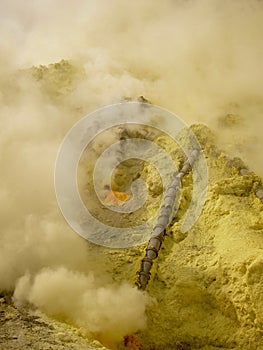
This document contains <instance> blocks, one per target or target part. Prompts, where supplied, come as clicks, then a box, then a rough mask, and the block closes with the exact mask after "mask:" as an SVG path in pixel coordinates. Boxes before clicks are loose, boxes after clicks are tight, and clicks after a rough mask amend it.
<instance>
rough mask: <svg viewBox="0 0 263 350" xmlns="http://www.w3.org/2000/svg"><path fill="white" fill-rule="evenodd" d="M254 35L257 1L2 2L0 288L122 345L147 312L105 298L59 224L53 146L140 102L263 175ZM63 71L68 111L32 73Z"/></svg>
mask: <svg viewBox="0 0 263 350" xmlns="http://www.w3.org/2000/svg"><path fill="white" fill-rule="evenodd" d="M262 34H263V3H262V1H259V0H233V1H227V0H200V1H194V0H185V1H183V0H165V1H161V2H157V1H150V0H142V1H140V2H137V1H136V2H132V1H127V0H125V1H123V0H112V1H110V2H109V1H106V0H99V1H91V0H88V1H87V0H85V1H84V0H77V1H66V2H65V1H63V0H52V1H51V0H28V1H26V2H21V1H18V0H12V1H7V0H2V1H1V4H0V70H1V71H0V87H1V89H0V120H1V129H0V134H1V138H0V152H1V153H0V162H1V173H0V179H1V181H0V199H1V201H0V207H1V214H0V215H1V235H0V288H1V289H2V290H10V291H15V299H16V301H17V302H18V303H19V302H22V301H28V302H30V303H32V304H34V305H35V306H37V307H39V308H41V309H42V310H44V311H46V312H47V313H48V314H51V315H55V316H56V315H58V314H59V315H63V318H64V319H65V320H67V321H69V322H72V323H74V324H76V325H78V326H84V327H87V329H88V330H90V331H91V332H99V333H102V334H103V333H104V334H110V333H112V334H114V337H115V338H118V337H121V336H123V335H125V334H127V333H129V332H133V331H135V330H136V328H140V327H143V326H144V325H145V316H144V311H145V307H146V304H147V298H145V297H144V296H143V295H142V294H141V293H139V292H137V291H135V290H134V289H133V288H132V287H129V286H128V284H127V283H126V282H125V281H123V283H124V284H121V285H117V286H116V285H112V284H111V281H109V280H110V277H108V276H106V273H104V272H103V266H99V267H98V265H97V264H96V255H95V254H94V253H93V252H92V250H90V249H88V247H87V242H85V241H84V240H82V239H81V238H80V237H78V236H77V235H76V234H75V233H73V232H72V231H71V229H70V228H69V227H68V226H67V224H66V222H65V221H64V219H63V217H62V216H61V214H60V212H59V209H58V207H57V204H56V200H55V194H54V187H53V172H54V164H55V159H56V154H57V151H58V147H59V144H60V143H61V141H62V139H63V137H64V135H65V134H66V132H67V131H68V130H69V128H70V127H71V126H72V125H73V124H74V123H75V122H76V121H77V120H79V119H80V118H81V117H82V116H84V115H86V114H87V113H89V112H91V111H93V110H94V109H96V108H99V107H102V106H105V105H107V104H110V103H116V102H120V101H122V100H123V99H124V98H131V99H135V98H137V97H138V96H140V95H144V96H146V97H147V98H148V99H149V100H150V101H152V102H153V103H154V104H156V105H160V106H162V107H164V108H166V109H169V110H171V111H172V112H174V113H176V114H177V115H178V116H179V117H181V118H182V119H183V120H185V121H186V122H188V123H193V122H205V123H206V124H208V126H210V127H211V128H213V129H214V130H215V131H216V132H217V134H218V140H219V143H221V145H222V147H223V148H227V149H228V150H229V152H230V153H231V154H232V155H237V156H241V157H242V158H243V159H244V160H245V162H246V163H247V164H248V165H249V166H250V168H251V169H252V170H254V171H256V172H258V173H260V174H261V175H263V172H262V168H261V162H262V152H261V150H262V146H263V141H262V135H261V134H262V126H263V122H262V119H263V118H262V107H263V96H262V91H263V41H262ZM61 59H68V60H70V61H71V62H72V63H73V64H74V66H75V67H79V72H78V74H77V75H76V76H75V80H74V81H73V85H72V86H73V88H72V89H71V90H70V91H66V92H65V91H62V94H63V93H66V96H67V98H66V99H63V98H61V99H60V98H57V96H56V90H55V89H53V90H52V89H48V88H47V89H43V88H40V86H39V84H38V82H37V79H36V77H34V75H32V74H29V73H27V72H28V69H29V68H30V67H32V66H38V65H40V64H43V65H46V64H50V63H54V62H57V61H60V60H61ZM48 79H49V78H47V86H50V84H51V83H52V84H58V86H59V80H56V81H55V82H54V81H53V82H51V83H50V81H49V80H48ZM49 83H50V84H49ZM71 83H72V81H71ZM48 84H49V85H48ZM92 276H93V277H92ZM105 280H106V281H107V282H106V283H104V281H105ZM72 281H74V283H73V282H72ZM73 288H74V290H73ZM62 294H63V297H62V298H61V295H62ZM58 300H60V302H59V303H58ZM117 303H118V307H116V304H117ZM118 308H119V309H120V310H121V309H124V308H125V309H126V310H127V313H128V314H129V315H130V316H129V318H126V319H125V320H124V318H123V315H122V314H121V313H119V312H117V310H116V309H118ZM94 313H96V317H93V316H92V315H94ZM113 319H114V321H113ZM105 320H106V321H105ZM120 324H121V326H119V325H120Z"/></svg>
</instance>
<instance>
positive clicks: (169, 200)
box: [136, 149, 263, 290]
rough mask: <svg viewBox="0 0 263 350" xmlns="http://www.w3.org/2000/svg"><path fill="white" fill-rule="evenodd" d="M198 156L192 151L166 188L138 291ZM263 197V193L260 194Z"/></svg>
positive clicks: (142, 268)
mask: <svg viewBox="0 0 263 350" xmlns="http://www.w3.org/2000/svg"><path fill="white" fill-rule="evenodd" d="M198 154H199V151H198V150H196V149H195V150H193V151H192V153H191V155H190V157H189V158H188V160H187V161H186V162H185V163H184V164H183V167H182V169H181V170H180V172H179V173H176V174H175V176H174V178H173V179H172V181H171V184H170V185H169V187H168V188H167V191H166V193H165V195H164V199H163V203H162V206H161V209H160V214H159V216H158V219H157V224H156V225H155V227H154V228H153V232H152V235H151V238H150V239H149V242H148V245H147V248H146V254H145V257H144V258H143V259H142V262H141V268H140V271H138V272H137V275H138V278H137V281H136V285H137V287H138V289H142V290H144V289H145V288H146V287H147V284H148V282H149V280H150V277H151V268H152V264H153V260H154V259H156V258H157V256H158V252H159V250H160V248H161V245H162V242H163V237H164V235H165V232H166V229H167V227H168V226H169V225H170V223H171V221H172V219H173V216H174V212H175V200H176V197H177V193H178V187H179V186H180V184H181V179H182V178H183V176H184V175H185V174H186V173H187V172H188V171H189V169H190V168H191V167H192V166H193V164H194V161H195V160H196V158H197V156H198ZM262 196H263V193H262Z"/></svg>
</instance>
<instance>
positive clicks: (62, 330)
mask: <svg viewBox="0 0 263 350" xmlns="http://www.w3.org/2000/svg"><path fill="white" fill-rule="evenodd" d="M0 349H1V350H22V349H23V350H27V349H33V350H50V349H56V350H70V349H72V350H74V349H75V350H96V349H98V350H99V349H101V350H103V349H105V350H106V348H105V347H103V346H102V345H101V344H100V343H99V342H98V341H90V340H88V339H87V338H86V337H85V335H84V333H83V332H81V330H79V329H76V328H74V327H71V326H69V325H66V324H65V323H60V322H57V321H55V320H54V319H51V318H48V317H47V316H45V315H43V314H42V313H41V312H39V311H34V310H32V309H30V308H26V307H19V308H17V307H16V306H15V305H14V304H13V302H12V298H11V296H10V295H5V296H2V297H1V298H0Z"/></svg>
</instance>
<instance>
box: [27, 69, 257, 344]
mask: <svg viewBox="0 0 263 350" xmlns="http://www.w3.org/2000/svg"><path fill="white" fill-rule="evenodd" d="M55 68H56V67H53V66H52V67H51V68H49V72H50V73H48V74H50V75H51V76H52V74H53V75H56V74H58V72H57V71H58V70H60V69H64V71H65V63H60V66H57V68H56V69H55ZM67 69H68V72H70V74H71V73H72V70H71V69H69V68H68V66H67ZM41 72H42V73H41ZM40 73H41V74H40ZM45 74H47V73H46V68H45V69H44V68H43V67H42V68H38V69H35V70H34V76H35V77H37V78H38V79H40V80H41V79H44V80H43V85H44V86H45V88H46V89H48V91H49V92H50V93H51V94H53V93H54V94H55V92H54V91H55V89H54V87H56V86H59V94H65V93H68V91H69V90H68V89H66V88H65V89H64V88H63V86H62V85H63V84H62V85H61V80H60V79H55V78H54V79H53V78H43V77H44V76H45ZM45 79H46V80H45ZM50 84H51V85H52V84H53V85H52V87H51V85H50ZM65 84H66V85H65V86H67V85H69V86H71V80H70V78H68V79H66V80H65ZM54 97H56V98H58V95H56V96H54ZM192 128H193V131H194V132H195V133H196V135H197V137H198V139H199V141H200V143H201V145H202V147H203V151H204V154H205V156H206V159H207V163H208V169H209V189H208V194H207V198H206V202H205V206H204V208H203V211H202V214H201V215H200V217H199V219H198V221H197V223H196V224H195V225H194V227H193V228H192V229H191V230H190V231H189V232H187V233H186V234H182V233H180V227H181V224H182V220H183V216H184V212H185V210H186V208H187V206H188V205H189V198H190V197H191V186H192V182H191V176H190V175H189V176H188V177H186V179H185V180H184V183H183V185H184V189H183V201H182V204H181V207H180V210H179V211H178V216H177V219H176V221H175V222H174V223H173V225H172V227H171V229H170V230H169V231H168V233H167V236H166V238H165V241H164V244H163V246H162V249H161V251H160V254H159V257H158V261H156V262H155V264H154V268H153V271H152V279H151V282H150V284H149V287H148V292H149V294H150V295H151V296H152V297H153V298H154V299H155V301H156V302H155V303H153V304H151V306H149V307H148V310H147V316H148V323H147V328H146V330H143V331H142V332H141V333H140V334H139V337H140V339H141V340H142V344H143V349H145V350H150V349H165V350H170V349H171V350H172V349H192V350H194V349H202V350H213V349H221V350H223V349H236V350H237V349H250V350H254V349H255V350H260V349H263V345H262V343H263V341H262V338H263V316H262V315H263V273H262V272H263V204H262V203H261V201H260V200H259V199H258V198H257V197H256V196H255V189H256V187H257V185H258V184H259V183H260V178H259V177H258V176H257V175H255V174H253V173H249V174H247V175H244V176H241V175H240V174H239V172H238V168H237V166H236V162H234V161H233V159H230V158H228V156H227V155H226V154H225V153H224V152H223V151H221V150H219V149H217V147H216V144H215V143H214V140H213V136H212V134H211V132H210V130H209V129H208V128H207V127H205V126H202V125H195V126H193V127H192ZM161 141H162V140H161V139H159V140H158V139H157V140H156V142H157V143H158V142H159V143H162V142H161ZM164 141H166V148H167V149H168V151H170V152H173V151H175V146H174V145H172V144H169V140H168V139H167V140H164V139H163V142H164ZM181 157H182V155H180V157H179V158H176V157H175V161H176V162H177V163H180V160H181ZM147 174H148V175H147ZM149 174H150V175H149ZM143 176H144V177H145V178H147V177H148V180H150V181H151V182H152V183H153V184H156V183H158V181H157V182H155V180H156V179H155V176H156V174H155V173H154V172H151V171H147V167H145V168H144V170H143ZM154 186H155V187H154ZM157 187H158V186H157V185H153V188H152V191H153V192H154V191H157V192H158V191H159V188H157ZM153 209H154V208H152V210H153ZM144 248H145V247H144V246H140V247H134V248H131V249H129V250H127V251H125V250H109V249H104V248H100V247H97V248H96V249H97V252H98V253H99V254H101V256H102V257H103V259H105V258H106V259H107V261H108V270H109V271H110V273H111V274H112V277H113V279H114V280H115V281H117V282H118V281H122V280H124V279H127V276H130V282H131V283H133V282H134V274H135V272H136V270H137V268H138V264H139V262H140V259H141V258H142V257H143V255H144Z"/></svg>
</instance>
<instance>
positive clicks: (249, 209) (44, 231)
mask: <svg viewBox="0 0 263 350" xmlns="http://www.w3.org/2000/svg"><path fill="white" fill-rule="evenodd" d="M84 80H85V74H84V71H83V67H81V66H79V65H78V64H74V63H71V62H68V61H64V60H63V61H61V62H58V63H55V64H51V65H49V66H48V67H45V66H40V67H35V68H33V69H31V70H25V71H19V72H18V73H16V82H17V85H16V86H12V85H10V83H9V81H8V82H5V81H4V82H2V85H3V86H4V87H5V89H4V93H3V95H2V98H3V100H4V101H5V103H6V106H8V108H9V110H10V108H14V107H13V106H11V107H10V101H11V100H12V99H11V96H13V95H14V93H15V92H16V93H17V98H18V100H19V98H21V96H23V91H22V88H21V86H24V85H23V84H24V83H23V82H24V81H26V82H27V84H28V87H27V88H28V91H30V92H31V93H32V99H33V102H31V103H32V105H31V108H32V109H33V111H35V113H37V112H36V111H37V110H38V109H37V106H39V104H40V105H41V106H45V109H44V112H43V111H42V112H41V113H44V115H42V114H40V120H41V121H42V118H43V117H44V116H45V118H46V119H47V120H48V121H50V125H53V129H51V130H49V123H44V124H40V125H38V124H37V123H36V120H35V119H33V118H32V120H31V123H32V125H33V127H34V132H35V134H33V135H31V137H32V139H36V142H35V143H34V147H35V148H34V149H33V151H32V149H29V148H27V144H26V143H25V145H24V146H23V147H24V148H22V151H21V150H18V149H16V148H15V149H12V148H10V147H11V146H10V145H8V146H6V149H5V151H6V154H7V155H9V156H10V155H12V156H13V157H15V156H16V153H17V152H18V153H19V152H22V153H21V154H22V155H23V158H22V159H23V162H21V157H20V162H21V163H16V166H19V169H20V175H21V181H22V180H23V179H25V178H28V177H29V178H30V179H32V182H31V184H30V187H28V188H27V187H25V188H23V187H22V190H21V193H22V194H21V197H20V192H19V194H17V193H16V190H15V187H14V186H13V184H14V182H13V180H12V176H10V178H9V179H8V181H9V182H10V184H9V182H8V184H9V187H10V188H12V189H14V190H13V192H12V195H13V197H12V196H9V197H8V196H7V194H6V193H4V192H2V193H1V195H2V197H3V198H6V199H8V202H7V203H8V205H10V206H12V205H14V203H15V202H12V200H14V199H13V198H15V201H16V203H18V204H19V208H20V207H21V208H22V209H20V212H19V215H20V220H19V221H18V222H16V223H13V226H10V227H11V228H8V229H7V227H9V226H7V224H6V223H5V221H3V227H4V230H3V233H2V237H1V243H2V244H1V250H2V261H1V267H0V273H1V290H2V298H1V299H0V301H1V324H2V325H4V326H3V328H2V329H3V332H2V334H1V337H0V349H1V350H2V349H3V350H5V349H7V348H8V349H21V348H23V349H38V348H39V346H41V347H42V348H43V349H48V348H50V347H51V348H52V349H57V350H60V349H95V348H100V349H101V348H103V345H101V344H100V343H99V342H101V343H103V344H104V345H105V346H107V347H108V348H110V349H123V348H124V349H125V345H124V341H123V339H124V337H125V336H129V337H131V338H125V339H133V338H132V337H133V336H134V337H135V339H136V341H135V342H134V344H135V343H136V344H137V345H136V346H137V347H139V346H140V347H141V349H142V350H157V349H158V350H159V349H165V350H172V349H175V350H176V349H178V350H188V349H189V350H197V349H202V350H215V349H236V350H241V349H246V350H247V349H248V350H261V349H263V341H262V339H263V318H262V315H263V298H262V295H263V277H262V271H263V253H262V249H263V204H262V201H261V199H260V198H259V197H257V196H256V193H258V191H259V190H258V189H259V188H261V185H262V184H261V179H260V177H259V176H257V175H256V174H255V173H254V172H252V171H250V170H249V169H248V170H247V171H244V169H245V168H246V165H245V164H244V163H243V162H242V160H240V159H239V158H235V157H233V156H232V155H231V156H228V154H227V153H226V152H225V151H224V150H221V147H218V146H217V138H216V137H214V135H213V132H211V131H210V129H209V128H208V127H207V126H205V125H201V124H194V125H192V126H191V129H192V131H193V132H194V133H195V134H196V137H197V138H198V140H199V143H200V145H201V148H202V151H203V152H204V155H205V157H206V161H207V165H208V171H209V186H208V193H207V197H206V202H205V205H204V208H203V211H202V213H201V215H200V217H199V219H198V221H197V222H196V223H195V225H194V226H193V227H192V228H191V229H190V230H189V231H188V232H186V233H184V234H183V233H182V232H181V231H180V228H181V225H182V222H183V218H184V216H185V213H186V211H187V208H188V206H189V203H190V199H191V195H192V185H193V184H192V177H191V173H189V174H187V175H186V176H185V177H184V178H183V180H182V193H181V201H180V206H179V210H178V211H177V214H176V217H175V219H174V221H173V222H172V224H171V225H170V227H169V229H168V230H167V232H166V236H165V237H164V241H163V244H162V248H161V250H160V252H159V256H158V258H157V259H156V261H155V262H154V265H153V268H152V270H151V272H152V277H151V280H150V283H149V285H148V286H147V293H142V292H140V291H138V290H136V288H135V287H134V283H135V280H136V271H138V268H139V266H140V261H141V259H142V258H143V257H144V254H145V247H146V246H145V245H141V246H137V247H133V248H130V249H120V250H117V249H116V250H114V249H109V248H104V247H100V246H95V245H92V244H91V243H89V242H87V241H84V240H82V239H81V238H80V237H77V235H76V234H75V233H74V232H72V231H71V230H70V228H69V227H68V226H67V224H66V223H65V222H64V219H63V217H61V216H60V214H59V212H58V208H57V206H56V202H55V200H54V198H53V197H52V194H50V193H51V192H52V191H51V190H50V186H47V188H48V189H49V191H50V192H48V191H47V193H43V191H41V190H40V189H41V188H40V187H41V186H42V184H41V183H39V182H38V181H36V182H34V181H33V179H36V178H37V179H39V178H42V179H43V176H45V173H44V175H43V173H40V172H39V173H38V170H36V169H35V168H34V171H35V173H34V172H33V173H32V172H30V171H29V170H32V169H31V168H30V167H29V165H28V164H30V161H29V160H31V159H32V157H35V158H34V159H36V161H37V162H39V161H40V160H39V159H40V158H41V156H42V157H43V159H44V160H45V152H49V153H48V154H49V155H52V157H54V158H52V159H53V160H55V156H54V154H55V151H56V150H57V147H58V145H59V142H60V141H61V138H62V136H63V135H62V134H63V133H64V132H66V130H67V127H70V125H71V123H72V114H73V115H74V118H75V120H74V121H77V120H78V118H79V117H80V116H81V114H82V112H83V110H84V109H85V108H86V106H85V104H84V103H83V104H82V103H80V100H76V99H75V97H74V93H75V90H76V89H77V88H78V87H79V85H81V84H82V83H83V81H84ZM35 90H36V91H35ZM33 91H34V93H33ZM83 100H84V98H83ZM18 106H19V102H18ZM6 108H7V107H6ZM61 108H62V111H63V113H65V114H64V115H63V117H64V119H63V123H61V124H60V122H59V120H60V114H61ZM30 112H32V110H30ZM20 113H22V115H23V113H24V114H27V110H24V111H20ZM38 113H39V112H38ZM51 116H52V118H54V119H52V120H51ZM74 118H73V119H74ZM228 122H229V123H230V124H231V125H230V126H229V124H228ZM233 122H234V124H235V122H237V123H239V122H240V120H239V118H237V117H233V116H231V117H229V116H227V117H225V118H220V120H219V123H220V124H221V125H223V127H224V128H226V129H227V128H228V127H232V125H233ZM34 123H35V124H34ZM29 124H30V123H29ZM43 125H44V126H45V128H47V129H46V130H45V131H46V132H48V134H49V135H50V139H52V140H53V141H52V143H51V146H50V147H51V149H49V148H47V145H48V144H49V142H50V140H45V139H44V138H41V135H42V132H43ZM30 126H31V124H30ZM23 127H25V128H27V127H28V128H29V126H27V125H26V126H23ZM20 128H21V129H22V125H21V126H20ZM7 130H9V129H7ZM47 130H48V131H47ZM19 135H20V138H21V140H23V137H24V136H23V135H24V134H23V133H20V134H19ZM36 135H37V136H38V137H37V136H36ZM120 135H121V136H120ZM4 136H5V137H6V138H7V136H6V135H4ZM108 136H109V135H108ZM110 136H111V137H112V139H113V140H114V139H115V138H118V137H135V138H136V137H143V138H148V139H150V140H151V141H152V142H155V143H156V144H158V145H160V146H161V147H163V148H164V149H165V151H166V152H167V153H169V154H170V155H171V157H172V158H173V161H174V163H175V164H178V165H180V164H182V163H183V161H184V154H183V153H182V151H181V150H180V149H179V147H178V145H177V144H174V143H173V142H172V141H171V139H170V138H169V137H167V135H165V134H160V133H159V132H157V133H156V132H154V131H153V130H149V129H147V130H131V129H129V128H128V129H121V130H114V131H113V133H112V135H110ZM181 137H182V139H183V138H184V134H183V133H182V136H181ZM7 139H8V138H7ZM109 140H110V139H109V138H107V142H109ZM186 142H187V140H186ZM240 143H242V140H241V141H240ZM103 147H105V144H104V143H103V142H102V143H101V140H97V142H96V141H95V143H94V144H93V145H91V148H92V150H93V151H92V152H93V153H92V154H91V158H89V159H87V158H85V156H84V157H83V160H82V163H81V166H84V170H83V169H82V168H81V169H80V180H81V179H84V181H83V182H81V181H80V190H81V191H82V193H81V194H82V195H83V198H84V199H86V201H87V203H86V205H90V206H91V207H92V208H93V210H94V212H97V211H99V212H100V210H101V207H100V206H98V205H97V204H96V203H95V202H94V201H93V199H94V198H93V196H88V195H87V192H85V191H87V189H89V188H88V187H87V186H88V185H87V183H86V182H85V179H86V175H89V173H90V168H91V167H92V166H93V164H94V161H95V158H96V157H97V156H98V155H99V154H100V153H101V148H102V149H103ZM21 154H20V153H19V155H21ZM6 157H7V156H6ZM41 160H42V159H41ZM87 160H88V161H87ZM45 161H46V162H47V167H48V166H50V167H51V164H50V163H49V162H50V160H45ZM161 161H162V160H161ZM41 164H42V163H41ZM52 164H53V163H52ZM23 165H24V167H23ZM28 167H29V168H28ZM47 167H42V168H41V169H46V168H47ZM28 169H29V170H28ZM11 170H12V174H13V173H14V172H15V165H14V164H13V163H12V168H11ZM241 170H242V171H241ZM83 174H84V176H83ZM137 178H142V179H144V180H145V181H146V182H147V183H148V188H149V194H148V197H147V210H146V211H139V213H136V214H134V215H133V214H132V215H130V216H129V218H126V224H129V222H130V223H131V222H133V223H134V222H137V221H140V220H144V219H145V217H148V216H150V215H151V213H152V212H153V211H155V210H157V208H158V207H159V204H160V201H161V195H162V191H163V188H162V184H161V182H160V178H159V176H158V173H156V172H154V171H152V167H151V165H149V164H144V163H141V162H136V161H134V160H131V161H129V162H127V163H123V164H122V165H121V166H120V168H119V169H117V170H116V172H115V173H114V176H113V185H114V191H115V192H117V193H119V194H120V193H122V197H121V195H119V197H120V198H128V196H129V195H130V194H129V186H130V184H131V182H132V181H133V180H134V179H137ZM45 180H46V181H49V182H50V183H52V179H51V178H49V177H47V179H45ZM23 181H24V180H23ZM43 183H45V182H44V181H43ZM22 184H23V182H22ZM103 185H105V184H103ZM42 190H43V189H42ZM44 192H45V191H44ZM52 193H53V192H52ZM123 193H124V194H123ZM25 195H26V197H25ZM36 196H37V200H36V203H38V204H37V205H36V206H35V207H32V204H31V201H32V199H34V198H36ZM24 198H27V199H28V200H27V201H25V200H24ZM50 198H52V199H50ZM39 199H41V201H40V203H39ZM21 201H23V206H21ZM94 203H95V204H94ZM14 208H15V206H14ZM106 218H107V219H108V220H111V221H112V222H113V221H114V219H113V218H112V217H110V216H107V217H106ZM7 219H8V217H7V216H6V217H5V220H6V221H7ZM129 220H130V221H129ZM41 312H42V314H41ZM43 314H44V315H46V316H44V315H43ZM20 328H21V329H22V330H20ZM57 332H58V334H57ZM50 337H51V340H50V341H49V340H48V339H49V338H50ZM39 338H40V339H39ZM29 339H31V340H30V341H29ZM88 339H89V340H88ZM94 339H95V342H94ZM39 344H40V345H39ZM138 344H140V345H138ZM126 348H127V347H126Z"/></svg>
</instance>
